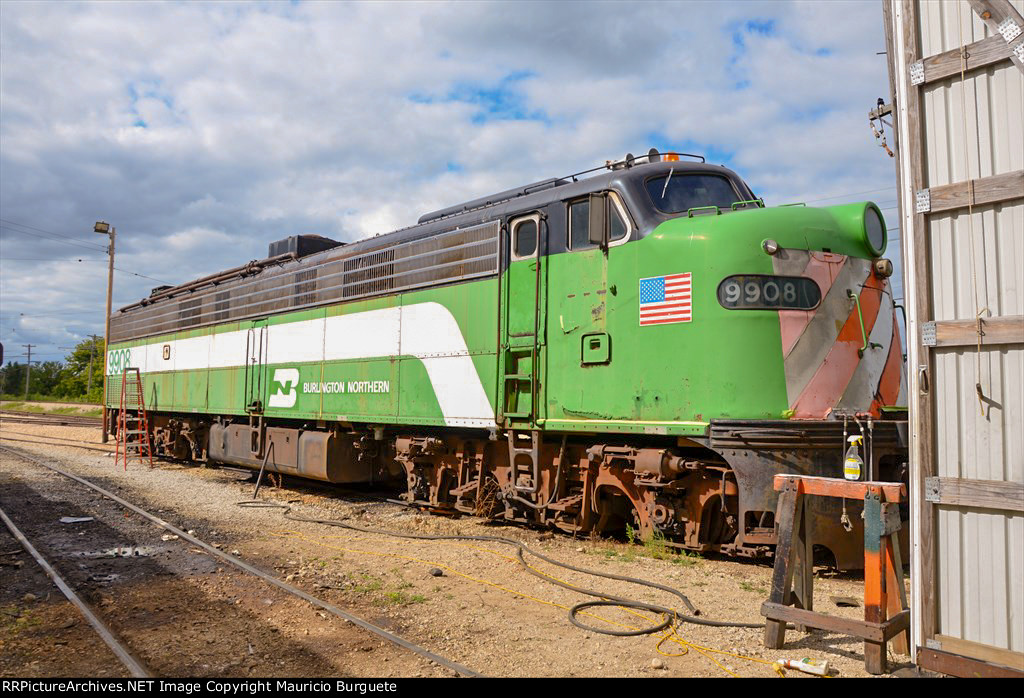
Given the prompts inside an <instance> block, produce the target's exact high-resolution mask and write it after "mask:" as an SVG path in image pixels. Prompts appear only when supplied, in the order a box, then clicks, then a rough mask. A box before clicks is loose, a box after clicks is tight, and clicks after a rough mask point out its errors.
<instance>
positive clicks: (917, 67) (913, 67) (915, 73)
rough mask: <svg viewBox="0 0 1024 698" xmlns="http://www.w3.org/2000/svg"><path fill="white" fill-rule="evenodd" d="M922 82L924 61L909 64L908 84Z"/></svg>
mask: <svg viewBox="0 0 1024 698" xmlns="http://www.w3.org/2000/svg"><path fill="white" fill-rule="evenodd" d="M923 82H924V61H917V62H915V63H911V64H910V84H911V85H920V84H922V83H923Z"/></svg>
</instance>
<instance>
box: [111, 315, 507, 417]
mask: <svg viewBox="0 0 1024 698" xmlns="http://www.w3.org/2000/svg"><path fill="white" fill-rule="evenodd" d="M258 338H259V332H258V330H257V331H254V332H252V333H251V334H250V331H249V330H248V329H244V330H233V331H230V332H223V333H219V334H211V335H205V336H201V337H189V338H187V339H174V340H170V341H166V342H156V343H153V344H146V345H141V346H137V347H132V348H131V349H130V356H131V358H130V363H129V365H131V366H137V367H139V369H140V370H141V371H142V372H143V373H161V372H169V371H194V370H203V369H210V368H240V367H243V366H245V365H246V363H247V360H246V343H247V341H249V342H253V341H257V342H258V341H259V340H258ZM165 345H170V348H171V349H170V351H171V356H170V359H166V360H165V359H164V358H163V348H164V346H165ZM264 345H265V349H264V352H265V357H266V363H267V364H269V365H280V364H299V363H310V362H320V361H344V360H354V359H379V358H388V357H398V356H411V357H413V358H415V359H418V360H419V361H420V362H421V363H422V364H423V367H424V368H425V369H426V371H427V376H428V377H429V379H430V383H431V386H432V387H433V389H434V395H435V396H436V398H437V402H438V404H439V405H440V407H441V413H442V414H443V415H444V420H445V424H447V425H448V426H482V427H493V426H495V418H494V408H493V407H491V403H490V401H489V400H488V399H487V392H486V391H485V390H484V386H483V383H482V382H481V380H480V376H479V374H478V373H477V371H476V367H475V366H474V364H473V358H472V357H471V356H470V354H469V349H468V347H467V346H466V340H465V337H463V335H462V331H461V330H460V329H459V325H458V322H456V320H455V318H454V316H452V314H451V312H450V311H449V310H448V309H447V308H445V307H444V306H443V305H441V304H440V303H417V304H415V305H407V306H401V307H397V308H384V309H381V310H369V311H366V312H363V313H353V314H351V315H339V316H336V317H329V318H318V319H315V320H301V321H299V322H290V323H286V324H281V325H270V326H268V327H267V332H266V339H265V340H264ZM249 349H250V355H251V356H255V355H256V353H257V352H256V350H255V349H254V348H252V347H250V348H249ZM117 351H120V350H112V351H111V352H109V353H108V359H107V375H112V373H111V362H110V355H111V354H113V353H115V352H117Z"/></svg>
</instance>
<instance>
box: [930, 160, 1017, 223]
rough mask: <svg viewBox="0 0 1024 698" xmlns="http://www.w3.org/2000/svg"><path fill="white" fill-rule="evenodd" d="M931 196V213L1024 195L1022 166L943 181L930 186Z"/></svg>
mask: <svg viewBox="0 0 1024 698" xmlns="http://www.w3.org/2000/svg"><path fill="white" fill-rule="evenodd" d="M931 197H932V205H931V210H930V211H929V213H931V214H935V213H941V212H942V211H953V210H955V209H958V208H966V207H967V206H968V205H972V206H983V205H985V204H998V203H1001V202H1003V201H1013V200H1015V199H1024V170H1016V171H1015V172H1007V173H1005V174H998V175H991V176H989V177H982V178H980V179H971V180H967V181H964V182H954V183H952V184H942V185H940V186H937V187H932V188H931Z"/></svg>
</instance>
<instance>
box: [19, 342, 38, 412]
mask: <svg viewBox="0 0 1024 698" xmlns="http://www.w3.org/2000/svg"><path fill="white" fill-rule="evenodd" d="M21 346H23V347H25V349H27V350H28V351H27V354H28V366H26V367H25V400H26V401H27V400H28V379H29V378H30V377H31V376H32V347H37V346H39V345H38V344H22V345H21Z"/></svg>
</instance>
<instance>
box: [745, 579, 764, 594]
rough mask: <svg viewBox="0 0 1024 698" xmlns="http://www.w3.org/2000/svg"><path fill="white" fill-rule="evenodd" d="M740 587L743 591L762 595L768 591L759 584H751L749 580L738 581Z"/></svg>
mask: <svg viewBox="0 0 1024 698" xmlns="http://www.w3.org/2000/svg"><path fill="white" fill-rule="evenodd" d="M740 589H742V590H743V591H752V592H754V593H756V594H761V595H762V596H764V595H765V594H767V593H768V589H766V588H765V587H763V586H761V585H760V584H751V583H750V582H740Z"/></svg>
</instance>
